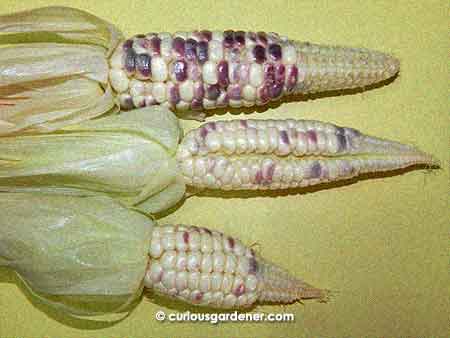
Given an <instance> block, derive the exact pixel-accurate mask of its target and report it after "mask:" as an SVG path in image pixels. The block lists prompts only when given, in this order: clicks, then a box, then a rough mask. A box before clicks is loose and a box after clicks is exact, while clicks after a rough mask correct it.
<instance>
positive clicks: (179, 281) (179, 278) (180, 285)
mask: <svg viewBox="0 0 450 338" xmlns="http://www.w3.org/2000/svg"><path fill="white" fill-rule="evenodd" d="M187 286H188V273H187V272H186V271H181V272H177V274H176V277H175V288H176V289H177V291H178V292H180V291H183V290H184V289H186V288H187Z"/></svg>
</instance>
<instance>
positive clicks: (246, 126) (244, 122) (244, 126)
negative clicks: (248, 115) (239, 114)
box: [239, 120, 248, 128]
mask: <svg viewBox="0 0 450 338" xmlns="http://www.w3.org/2000/svg"><path fill="white" fill-rule="evenodd" d="M239 124H240V125H241V126H242V127H243V128H248V123H247V120H240V121H239Z"/></svg>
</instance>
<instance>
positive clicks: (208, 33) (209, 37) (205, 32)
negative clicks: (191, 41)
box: [200, 30, 212, 41]
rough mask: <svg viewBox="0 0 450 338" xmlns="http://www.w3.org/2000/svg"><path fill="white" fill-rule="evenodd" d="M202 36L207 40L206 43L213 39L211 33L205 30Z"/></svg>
mask: <svg viewBox="0 0 450 338" xmlns="http://www.w3.org/2000/svg"><path fill="white" fill-rule="evenodd" d="M200 34H201V36H202V38H203V39H205V40H206V41H211V39H212V33H211V31H207V30H203V31H201V32H200Z"/></svg>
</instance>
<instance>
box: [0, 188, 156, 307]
mask: <svg viewBox="0 0 450 338" xmlns="http://www.w3.org/2000/svg"><path fill="white" fill-rule="evenodd" d="M0 204H1V205H2V212H1V213H0V265H3V266H7V267H9V268H11V269H13V270H14V271H15V272H16V273H17V274H18V275H19V277H20V278H21V279H22V280H23V282H24V283H25V285H26V286H27V287H28V288H29V289H30V291H31V292H32V294H34V295H36V296H37V297H38V298H40V299H41V300H43V301H44V302H46V303H47V304H50V305H53V306H56V307H58V308H59V309H61V310H63V311H66V312H68V313H71V314H76V315H94V314H101V313H106V312H109V311H117V310H118V311H121V310H123V309H124V308H125V307H126V306H127V305H128V304H130V303H132V302H133V301H134V300H136V299H137V298H139V296H140V295H141V291H142V281H143V278H144V275H145V271H146V268H147V264H148V247H149V243H150V240H151V233H152V229H153V225H154V224H153V221H152V220H151V219H150V218H148V217H146V216H144V215H143V214H141V213H138V212H136V211H132V210H130V209H127V208H126V207H124V206H122V205H121V204H120V203H118V202H116V201H114V200H113V199H110V198H108V197H103V196H92V197H74V196H61V195H43V194H33V193H0ZM93 309H95V310H93Z"/></svg>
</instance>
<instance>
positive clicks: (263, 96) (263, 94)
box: [257, 85, 270, 104]
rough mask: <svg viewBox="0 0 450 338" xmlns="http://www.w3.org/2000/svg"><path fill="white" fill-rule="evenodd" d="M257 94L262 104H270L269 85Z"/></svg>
mask: <svg viewBox="0 0 450 338" xmlns="http://www.w3.org/2000/svg"><path fill="white" fill-rule="evenodd" d="M257 93H258V97H259V100H260V101H261V102H260V103H261V104H265V103H267V102H269V100H270V97H269V87H268V86H267V85H264V86H261V87H259V88H258V92H257Z"/></svg>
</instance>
